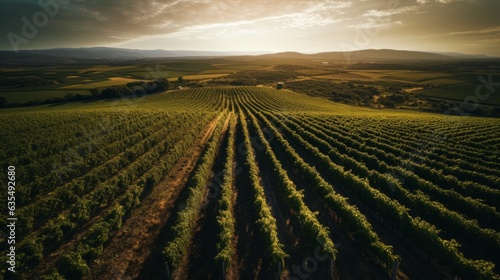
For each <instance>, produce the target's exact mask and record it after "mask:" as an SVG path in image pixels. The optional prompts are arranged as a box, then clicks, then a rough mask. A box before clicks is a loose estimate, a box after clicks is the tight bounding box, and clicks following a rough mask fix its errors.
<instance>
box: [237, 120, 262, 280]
mask: <svg viewBox="0 0 500 280" xmlns="http://www.w3.org/2000/svg"><path fill="white" fill-rule="evenodd" d="M235 140H236V141H235V142H236V147H237V149H236V150H235V153H236V157H235V161H236V168H237V170H238V168H241V171H240V172H239V173H238V174H236V177H235V198H236V199H235V204H234V217H235V220H236V227H235V230H236V236H237V240H238V241H237V244H236V253H237V259H238V265H237V266H236V267H234V268H235V269H236V270H237V271H236V272H235V274H236V275H239V276H240V279H258V277H259V275H261V276H262V274H263V273H264V272H263V271H266V270H267V269H266V268H265V266H266V263H265V261H264V260H263V256H264V250H263V246H262V245H261V243H260V240H259V237H258V235H259V233H258V228H257V224H256V217H255V213H256V211H255V206H254V205H253V193H252V190H251V186H250V179H249V178H250V177H249V176H250V175H249V172H250V171H249V167H248V165H247V164H246V153H245V151H244V149H242V146H241V145H242V143H244V137H243V132H242V130H241V123H238V127H237V129H236V138H235Z"/></svg>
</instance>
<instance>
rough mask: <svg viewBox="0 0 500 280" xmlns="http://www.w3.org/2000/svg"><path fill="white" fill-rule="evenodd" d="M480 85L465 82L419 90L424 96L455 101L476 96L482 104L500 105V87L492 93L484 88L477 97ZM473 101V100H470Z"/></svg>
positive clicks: (466, 99)
mask: <svg viewBox="0 0 500 280" xmlns="http://www.w3.org/2000/svg"><path fill="white" fill-rule="evenodd" d="M478 86H480V85H479V84H464V85H456V86H448V87H442V88H429V89H425V90H422V91H417V93H419V94H420V95H422V96H426V97H433V98H440V99H449V100H455V101H462V102H463V101H468V100H469V98H475V99H472V100H477V101H479V102H480V103H482V104H490V105H496V106H500V91H499V90H500V87H495V89H496V90H495V91H494V92H492V93H490V92H488V89H486V88H482V89H481V91H480V92H479V94H478V96H479V97H480V98H481V99H479V98H477V97H476V89H477V88H478ZM468 102H473V101H468Z"/></svg>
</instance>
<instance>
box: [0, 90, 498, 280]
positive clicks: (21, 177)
mask: <svg viewBox="0 0 500 280" xmlns="http://www.w3.org/2000/svg"><path fill="white" fill-rule="evenodd" d="M0 123H1V127H2V134H1V135H0V143H1V144H0V145H1V149H0V153H1V157H0V158H1V161H2V170H4V172H5V174H7V172H8V170H11V169H13V168H14V169H15V182H16V184H15V189H12V191H13V192H14V193H12V194H14V195H15V203H16V204H15V205H16V209H15V217H16V218H17V227H16V244H15V245H16V260H17V267H16V277H18V278H20V279H28V278H39V279H60V278H61V277H62V278H66V279H80V278H84V279H135V278H140V279H165V277H166V276H167V273H168V274H169V275H170V276H171V277H172V279H223V278H226V279H255V278H258V279H388V278H391V277H394V278H396V279H452V278H453V277H454V276H458V277H460V278H462V279H499V276H498V275H499V270H498V264H499V263H500V255H499V254H498V252H499V251H500V233H499V230H500V213H499V212H498V211H497V209H498V206H499V205H500V189H499V186H500V161H499V158H500V120H499V119H488V118H472V117H470V118H469V117H452V116H445V115H434V114H423V113H413V112H404V111H396V110H394V111H391V110H383V111H380V110H370V109H362V108H357V107H350V106H346V105H340V104H336V103H332V102H329V101H326V100H324V99H319V98H312V97H308V96H305V95H301V94H298V93H295V92H292V91H287V90H282V91H279V90H274V89H269V88H265V87H213V88H199V89H189V90H180V91H172V92H168V93H163V94H156V95H150V96H147V97H143V98H139V99H122V100H107V101H99V102H86V103H68V104H63V105H58V106H43V107H31V108H20V109H7V110H1V111H0ZM9 166H12V167H13V168H12V167H9ZM9 175H10V174H9ZM1 178H2V184H3V185H4V186H7V180H10V179H8V177H7V176H2V177H1ZM7 195H8V193H7V192H6V191H4V192H2V193H1V199H2V200H1V204H2V205H7ZM9 196H10V194H9ZM1 213H2V214H1V217H0V221H2V223H3V224H2V227H3V228H6V224H5V223H7V218H8V217H7V214H8V213H7V211H2V212H1ZM2 238H3V239H4V240H0V244H2V246H4V245H5V244H7V242H6V240H5V239H6V238H7V236H3V237H2ZM2 250H3V251H6V250H7V247H6V245H5V248H2ZM2 258H3V259H2V263H6V262H7V256H6V255H5V254H4V255H3V257H2ZM5 269H6V268H4V271H2V275H4V277H10V276H12V275H11V272H9V271H5ZM41 275H44V276H41ZM58 277H59V278H58Z"/></svg>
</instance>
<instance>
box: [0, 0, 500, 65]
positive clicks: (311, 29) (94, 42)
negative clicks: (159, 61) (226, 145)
mask: <svg viewBox="0 0 500 280" xmlns="http://www.w3.org/2000/svg"><path fill="white" fill-rule="evenodd" d="M498 11H500V0H351V1H330V0H322V1H315V0H269V1H268V0H151V1H138V0H0V35H1V37H0V38H1V40H0V49H3V50H22V49H43V48H59V47H92V46H107V47H120V48H133V49H167V50H205V51H265V52H282V51H297V52H303V53H317V52H326V51H349V50H359V49H401V50H416V51H434V52H461V53H468V54H486V55H491V56H498V57H500V16H499V15H498Z"/></svg>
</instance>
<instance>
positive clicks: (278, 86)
mask: <svg viewBox="0 0 500 280" xmlns="http://www.w3.org/2000/svg"><path fill="white" fill-rule="evenodd" d="M283 85H284V84H283V83H281V82H280V83H278V85H277V86H276V89H283Z"/></svg>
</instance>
